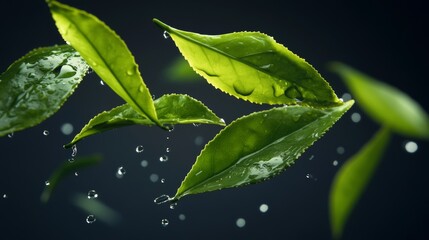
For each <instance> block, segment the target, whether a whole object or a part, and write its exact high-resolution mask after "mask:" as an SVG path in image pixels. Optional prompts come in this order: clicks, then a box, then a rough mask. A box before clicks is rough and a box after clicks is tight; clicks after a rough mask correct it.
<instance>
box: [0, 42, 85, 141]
mask: <svg viewBox="0 0 429 240" xmlns="http://www.w3.org/2000/svg"><path fill="white" fill-rule="evenodd" d="M88 68H89V67H88V65H87V64H86V63H85V62H84V60H83V59H82V58H81V57H80V55H79V54H78V53H77V52H76V51H75V50H74V49H73V48H71V47H69V46H67V45H61V46H53V47H43V48H38V49H35V50H33V51H31V52H29V53H28V54H26V55H25V56H23V57H22V58H20V59H19V60H17V61H16V62H14V63H13V64H12V65H10V66H9V68H8V69H7V70H6V71H5V72H4V73H2V74H1V75H0V136H4V135H7V134H9V133H13V132H17V131H20V130H23V129H26V128H29V127H33V126H35V125H37V124H39V123H41V122H43V121H44V120H46V119H47V118H49V117H50V116H51V115H53V114H54V113H55V112H56V111H58V109H60V108H61V106H62V105H63V104H64V102H65V101H66V100H67V98H68V97H69V96H70V95H71V94H72V93H73V92H74V90H75V88H76V87H77V86H78V84H79V83H80V82H81V81H82V79H83V77H84V76H85V74H86V72H87V71H88Z"/></svg>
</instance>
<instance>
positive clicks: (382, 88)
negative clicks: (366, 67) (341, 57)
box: [331, 62, 429, 139]
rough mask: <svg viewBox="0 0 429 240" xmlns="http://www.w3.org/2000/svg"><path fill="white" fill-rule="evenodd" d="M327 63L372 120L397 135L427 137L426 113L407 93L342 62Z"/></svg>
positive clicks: (428, 135) (428, 128) (428, 131)
mask: <svg viewBox="0 0 429 240" xmlns="http://www.w3.org/2000/svg"><path fill="white" fill-rule="evenodd" d="M331 66H332V70H333V71H334V72H336V73H338V74H339V75H340V76H341V78H342V79H343V80H344V82H345V83H346V85H347V87H348V88H349V90H350V92H351V94H352V95H353V96H354V98H355V100H356V102H357V103H358V104H359V106H361V107H362V109H363V110H364V111H365V112H366V113H367V114H368V115H369V116H370V117H371V118H372V119H374V121H376V122H378V123H379V124H381V125H385V126H388V127H389V128H391V129H392V131H394V132H396V133H399V134H403V135H406V136H411V137H416V138H425V139H428V138H429V117H428V114H427V113H426V112H425V111H424V109H423V108H422V107H421V106H420V105H419V104H418V103H417V102H416V101H414V100H413V99H412V98H411V97H410V96H408V95H407V94H405V93H404V92H402V91H400V90H399V89H397V88H395V87H393V86H391V85H388V84H386V83H383V82H380V81H378V80H376V79H374V78H372V77H370V76H368V75H365V74H364V73H362V72H359V71H357V70H356V69H353V68H351V67H349V66H347V65H345V64H343V63H338V62H337V63H333V64H332V65H331Z"/></svg>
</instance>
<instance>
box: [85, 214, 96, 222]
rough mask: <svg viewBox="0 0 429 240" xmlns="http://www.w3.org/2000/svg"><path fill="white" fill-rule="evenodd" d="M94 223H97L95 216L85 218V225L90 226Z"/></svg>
mask: <svg viewBox="0 0 429 240" xmlns="http://www.w3.org/2000/svg"><path fill="white" fill-rule="evenodd" d="M95 221H97V219H96V218H95V216H94V215H92V214H91V215H88V216H87V217H86V223H88V224H91V223H94V222H95Z"/></svg>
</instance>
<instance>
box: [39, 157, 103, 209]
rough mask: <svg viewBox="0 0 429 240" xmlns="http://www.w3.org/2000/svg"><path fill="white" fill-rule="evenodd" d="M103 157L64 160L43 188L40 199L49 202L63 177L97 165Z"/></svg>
mask: <svg viewBox="0 0 429 240" xmlns="http://www.w3.org/2000/svg"><path fill="white" fill-rule="evenodd" d="M101 159H102V158H101V156H99V155H94V156H87V157H79V158H76V159H74V161H72V162H69V161H66V162H64V163H63V164H62V165H61V166H60V167H59V168H57V169H56V170H55V171H54V173H52V175H51V177H50V178H49V180H48V181H49V185H47V186H46V187H45V189H44V190H43V192H42V195H41V196H40V200H41V201H42V202H44V203H46V202H48V201H49V199H50V198H51V195H52V192H53V191H54V190H55V188H56V187H57V185H58V183H59V182H60V181H61V180H62V179H64V177H66V176H68V175H69V174H70V173H74V172H76V171H78V170H81V169H83V168H87V167H90V166H93V165H96V164H98V163H100V162H101Z"/></svg>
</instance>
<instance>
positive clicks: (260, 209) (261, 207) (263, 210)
mask: <svg viewBox="0 0 429 240" xmlns="http://www.w3.org/2000/svg"><path fill="white" fill-rule="evenodd" d="M259 211H260V212H261V213H266V212H267V211H268V205H267V204H265V203H263V204H261V206H259Z"/></svg>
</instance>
